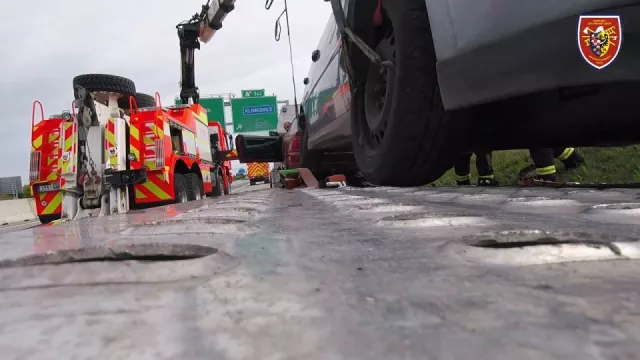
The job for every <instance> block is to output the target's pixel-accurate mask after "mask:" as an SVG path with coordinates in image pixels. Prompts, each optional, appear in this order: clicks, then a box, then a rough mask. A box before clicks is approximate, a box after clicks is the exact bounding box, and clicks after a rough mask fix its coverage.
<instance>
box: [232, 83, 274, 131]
mask: <svg viewBox="0 0 640 360" xmlns="http://www.w3.org/2000/svg"><path fill="white" fill-rule="evenodd" d="M243 94H244V92H243ZM231 113H232V114H233V131H234V132H236V133H247V132H257V131H269V130H276V129H277V127H278V100H277V99H276V97H275V96H263V97H242V98H234V99H231Z"/></svg>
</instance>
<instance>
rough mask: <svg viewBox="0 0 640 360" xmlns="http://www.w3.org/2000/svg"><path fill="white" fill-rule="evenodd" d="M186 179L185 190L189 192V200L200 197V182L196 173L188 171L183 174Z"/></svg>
mask: <svg viewBox="0 0 640 360" xmlns="http://www.w3.org/2000/svg"><path fill="white" fill-rule="evenodd" d="M185 180H187V191H188V193H189V201H192V200H200V199H202V182H201V181H200V178H199V177H198V175H197V174H194V173H189V174H187V175H185Z"/></svg>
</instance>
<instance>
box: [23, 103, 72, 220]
mask: <svg viewBox="0 0 640 360" xmlns="http://www.w3.org/2000/svg"><path fill="white" fill-rule="evenodd" d="M37 107H39V110H40V120H39V121H37V122H36V120H35V119H36V110H37ZM68 124H69V123H68V122H66V120H65V119H64V118H63V117H62V116H56V117H50V118H48V119H45V118H44V109H43V107H42V104H41V103H40V102H39V101H35V102H34V103H33V107H32V115H31V153H30V164H29V188H30V189H31V194H32V195H33V198H34V200H35V205H36V215H37V216H38V217H55V216H59V215H60V214H61V213H62V191H61V190H60V175H61V172H60V167H61V165H62V163H61V161H62V158H61V155H62V151H61V150H62V149H61V147H62V146H64V145H65V142H64V141H62V139H61V136H62V135H64V131H65V129H67V128H68V126H69V125H68Z"/></svg>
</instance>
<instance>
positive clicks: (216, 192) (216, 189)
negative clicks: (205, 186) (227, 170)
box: [213, 173, 223, 196]
mask: <svg viewBox="0 0 640 360" xmlns="http://www.w3.org/2000/svg"><path fill="white" fill-rule="evenodd" d="M222 188H223V186H222V174H220V173H217V174H216V183H215V185H214V186H213V196H222V192H223V190H222Z"/></svg>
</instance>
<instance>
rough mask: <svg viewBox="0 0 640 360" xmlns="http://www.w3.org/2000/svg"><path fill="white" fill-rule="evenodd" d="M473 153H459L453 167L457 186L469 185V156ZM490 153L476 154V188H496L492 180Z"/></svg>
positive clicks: (496, 182) (494, 181)
mask: <svg viewBox="0 0 640 360" xmlns="http://www.w3.org/2000/svg"><path fill="white" fill-rule="evenodd" d="M472 154H473V153H470V152H465V153H460V154H459V155H458V158H457V159H456V162H455V165H454V171H455V173H456V183H457V184H458V185H461V186H462V185H471V155H472ZM491 155H492V154H491V152H488V153H478V152H477V153H476V169H477V170H478V186H498V185H499V183H498V181H496V180H495V179H494V176H493V166H492V165H491Z"/></svg>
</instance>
